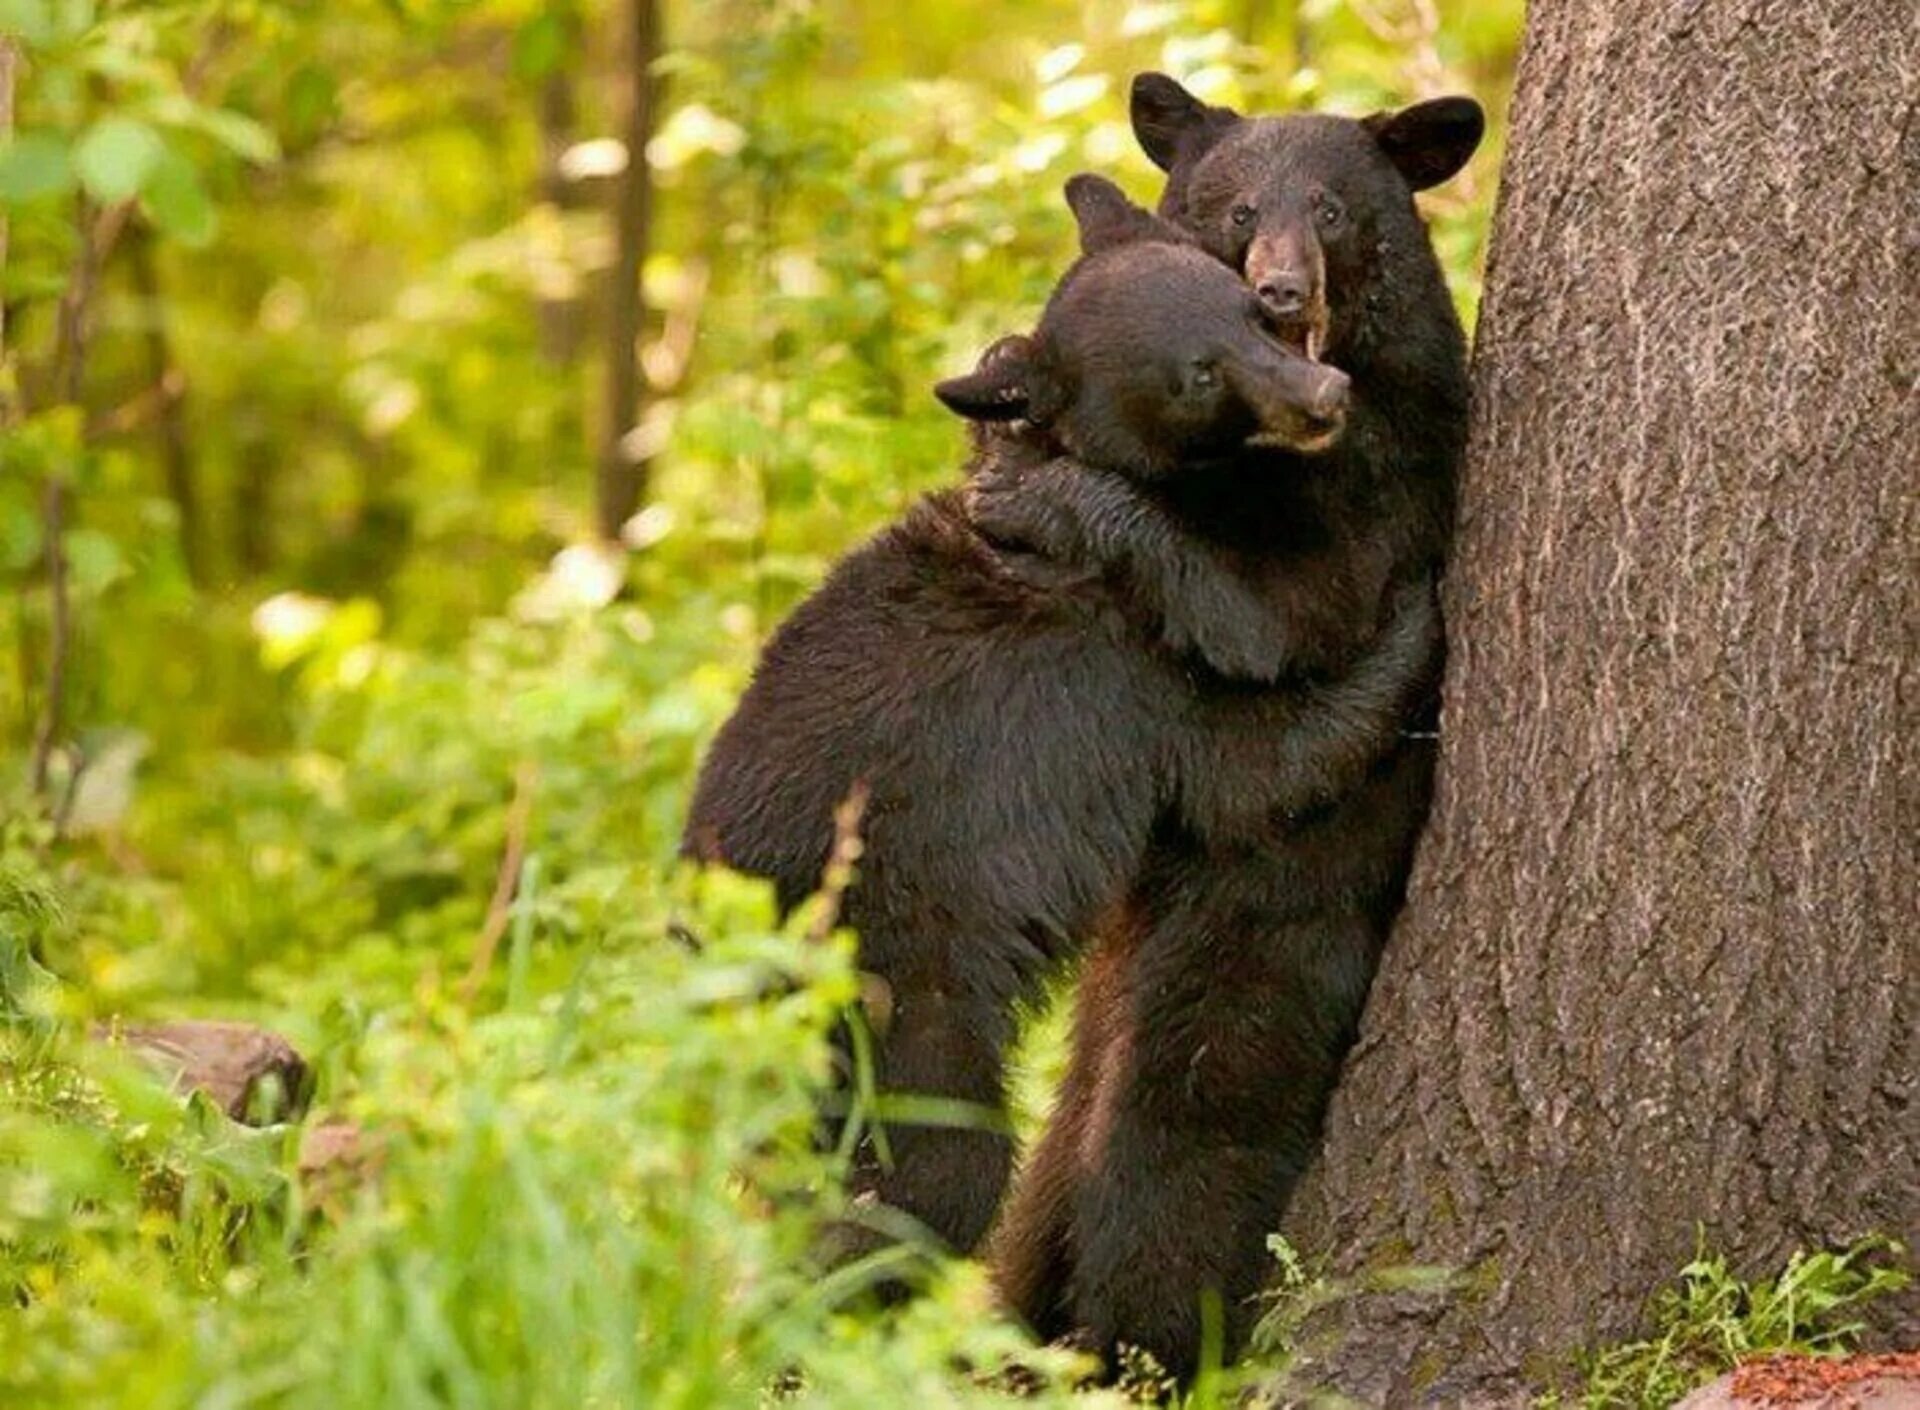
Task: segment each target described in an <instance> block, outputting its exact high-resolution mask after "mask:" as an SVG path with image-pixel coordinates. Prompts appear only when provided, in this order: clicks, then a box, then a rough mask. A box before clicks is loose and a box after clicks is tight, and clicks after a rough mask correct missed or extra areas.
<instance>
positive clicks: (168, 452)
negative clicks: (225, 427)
mask: <svg viewBox="0 0 1920 1410" xmlns="http://www.w3.org/2000/svg"><path fill="white" fill-rule="evenodd" d="M153 247H154V238H153V233H152V232H151V231H150V230H145V229H142V230H139V231H136V232H135V234H134V237H133V239H132V240H131V241H130V242H129V244H128V250H127V253H128V255H129V257H130V263H131V267H132V272H133V288H134V292H135V293H136V294H137V295H138V296H139V298H140V322H141V328H142V334H141V336H142V338H143V340H144V341H145V343H146V345H147V375H148V376H149V377H151V378H152V379H153V381H152V393H153V396H154V398H155V402H154V436H155V439H156V440H157V442H158V444H159V451H160V465H161V468H162V470H163V472H164V473H165V476H166V485H167V498H168V499H170V500H172V501H173V509H174V513H175V514H176V515H178V516H179V519H180V561H181V563H182V564H183V565H184V566H185V568H186V570H187V578H188V580H189V581H191V582H194V583H204V582H205V580H206V573H205V563H204V561H203V558H202V553H201V531H200V488H199V485H198V483H197V482H196V479H195V477H194V472H193V450H192V447H191V445H190V444H189V443H188V440H187V418H186V408H185V406H184V401H185V397H186V377H185V375H184V374H183V373H182V372H181V371H180V369H179V368H178V367H176V366H174V362H173V350H172V348H171V346H170V345H169V343H168V339H167V312H166V303H165V301H164V300H163V299H162V297H161V293H160V270H159V265H158V261H157V260H156V259H155V257H154V248H153Z"/></svg>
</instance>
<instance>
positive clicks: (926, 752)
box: [685, 74, 1481, 1374]
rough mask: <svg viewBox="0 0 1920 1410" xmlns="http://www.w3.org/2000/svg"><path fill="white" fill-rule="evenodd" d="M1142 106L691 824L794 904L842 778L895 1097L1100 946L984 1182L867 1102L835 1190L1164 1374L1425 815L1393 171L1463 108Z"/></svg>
mask: <svg viewBox="0 0 1920 1410" xmlns="http://www.w3.org/2000/svg"><path fill="white" fill-rule="evenodd" d="M1132 117H1133V125H1134V131H1135V133H1136V135H1137V136H1138V137H1139V140H1140V142H1141V144H1142V146H1143V147H1144V148H1145V149H1146V152H1147V154H1148V156H1149V157H1151V158H1152V159H1153V161H1154V162H1155V163H1156V164H1157V165H1159V166H1160V167H1161V168H1162V169H1163V170H1165V171H1166V173H1167V185H1166V191H1165V194H1164V196H1163V198H1162V200H1161V203H1160V210H1159V214H1158V215H1155V214H1150V213H1148V212H1146V211H1144V210H1140V209H1138V208H1136V207H1134V206H1132V205H1131V204H1130V203H1129V202H1128V201H1127V200H1126V198H1125V197H1124V196H1123V195H1121V193H1120V192H1119V191H1118V189H1117V188H1115V187H1113V186H1111V185H1110V184H1109V183H1106V182H1104V181H1102V180H1100V179H1098V178H1094V177H1077V178H1075V179H1074V181H1073V182H1071V183H1069V188H1068V199H1069V203H1070V204H1071V206H1072V207H1073V210H1074V214H1075V216H1076V218H1077V220H1078V221H1079V224H1080V230H1081V244H1082V256H1081V258H1080V260H1079V261H1078V262H1077V263H1076V264H1075V265H1074V266H1073V267H1072V268H1071V269H1070V270H1068V272H1067V273H1066V275H1065V276H1064V277H1063V278H1062V280H1061V281H1060V283H1059V285H1058V287H1057V288H1056V290H1055V292H1054V294H1053V297H1052V298H1051V300H1050V301H1049V303H1048V305H1047V308H1046V311H1045V313H1044V314H1043V316H1042V318H1041V320H1040V323H1039V326H1038V327H1037V328H1036V329H1035V330H1034V332H1033V333H1032V334H1031V335H1027V336H1019V337H1012V338H1007V339H1002V340H1001V341H1000V342H999V343H997V344H996V345H995V346H994V347H993V348H991V349H989V350H988V352H987V354H986V355H985V356H984V357H983V358H982V359H981V362H980V364H979V365H978V366H977V367H976V369H975V370H974V371H973V372H972V373H970V374H967V375H966V376H963V377H958V378H954V379H952V380H950V381H948V382H945V383H942V384H941V386H940V387H939V389H938V391H939V395H940V396H941V399H942V400H943V401H945V402H946V403H947V405H948V406H950V407H951V408H953V409H954V410H955V411H957V412H959V413H960V414H961V415H962V416H964V417H967V418H968V419H970V420H971V421H972V422H974V424H975V427H976V430H975V441H974V454H973V457H972V460H971V462H970V463H969V466H968V475H967V481H966V483H965V485H964V486H963V487H961V488H959V489H956V490H949V491H943V492H939V493H936V494H933V495H930V496H928V497H927V498H926V499H924V500H922V501H921V502H919V503H918V504H916V505H915V506H914V507H913V508H912V509H910V510H909V511H908V512H907V513H906V514H905V515H904V516H903V517H902V518H901V519H899V520H898V521H896V522H895V523H893V524H892V525H890V526H888V527H887V528H885V529H883V530H882V531H881V532H880V534H879V535H877V536H876V537H875V538H874V539H873V540H871V541H870V542H869V543H867V544H866V545H865V546H864V547H862V548H860V549H858V550H856V551H855V552H853V553H852V554H850V555H848V556H847V557H846V558H845V559H843V560H842V561H841V562H840V563H839V565H838V566H837V567H836V568H835V569H834V571H833V572H832V573H831V574H830V575H829V576H828V578H827V580H826V582H825V583H824V584H823V585H822V586H821V587H820V589H819V590H818V591H817V592H816V593H815V594H814V595H813V596H812V597H810V598H809V599H807V600H806V601H805V602H804V603H802V604H801V606H800V607H799V608H798V609H796V611H795V612H794V613H793V615H792V616H791V617H790V618H789V619H788V621H787V622H786V623H785V624H784V625H783V626H782V627H781V628H780V630H779V631H778V632H777V633H776V634H775V635H774V637H773V639H772V640H771V641H770V642H769V644H768V646H767V648H766V650H765V652H764V654H763V656H762V659H761V661H760V664H759V666H758V668H757V670H756V671H755V674H754V678H753V681H752V684H751V685H750V686H749V688H748V690H747V692H746V694H745V695H744V696H743V698H742V699H741V702H740V705H739V707H738V709H737V711H736V712H735V714H734V715H733V717H732V718H731V719H730V720H729V721H728V722H727V724H726V725H725V726H724V727H723V729H722V730H721V732H720V734H719V736H718V737H717V739H716V740H715V742H714V745H713V748H712V750H711V752H710V754H709V756H708V758H707V761H706V763H705V765H704V767H703V769H702V771H701V775H700V780H699V784H698V786H697V788H696V791H695V796H694V800H693V804H692V808H691V810H690V815H689V820H688V824H687V832H686V843H685V846H686V850H687V851H688V852H689V853H690V854H691V855H693V856H696V857H698V858H701V859H704V860H707V861H712V862H718V863H724V864H725V865H727V866H730V867H733V868H736V869H738V870H740V871H744V872H748V873H753V874H757V875H760V876H765V877H768V878H771V879H772V880H773V882H774V883H775V887H776V891H777V893H778V896H779V899H780V901H781V903H782V904H783V905H785V906H791V905H794V904H797V903H798V902H799V901H800V900H801V899H802V898H804V897H805V896H806V895H808V894H809V893H811V892H812V891H813V890H814V889H815V888H816V887H817V886H818V885H819V884H820V880H821V876H822V873H823V870H824V868H825V866H826V864H827V861H828V856H829V852H830V849H831V847H832V845H833V836H834V809H835V807H836V805H837V804H839V803H840V802H841V800H843V799H844V798H846V797H847V796H849V794H851V793H852V792H854V791H855V790H856V788H862V789H864V790H865V791H866V795H867V799H868V801H867V805H866V809H865V813H864V816H863V821H862V832H863V841H864V856H863V860H862V863H861V866H860V868H859V872H858V875H857V877H856V879H855V881H854V884H853V885H852V887H851V888H850V889H849V890H848V892H847V893H846V896H845V898H844V902H843V909H842V916H843V918H844V920H845V921H846V922H847V923H848V924H849V925H851V926H852V927H853V928H854V929H855V930H856V931H857V933H858V935H859V940H860V955H861V958H860V964H861V967H862V968H863V969H865V970H867V971H870V972H872V973H874V974H876V975H878V976H879V977H880V979H881V980H883V981H884V982H885V984H886V985H887V986H888V988H889V990H890V991H891V995H892V1007H891V1014H890V1021H889V1022H888V1023H887V1024H886V1026H885V1028H884V1031H882V1032H879V1033H876V1034H875V1035H874V1038H875V1041H874V1049H873V1058H874V1068H875V1072H874V1076H875V1080H876V1083H877V1086H878V1088H879V1090H880V1091H882V1092H893V1093H908V1094H916V1095H930V1096H934V1097H938V1098H941V1099H944V1100H946V1101H960V1102H966V1103H972V1104H975V1105H977V1106H980V1107H984V1108H987V1109H989V1110H990V1111H996V1112H997V1111H1000V1110H1003V1109H1004V1105H1005V1091H1004V1072H1005V1068H1004V1057H1005V1050H1006V1048H1007V1045H1008V1043H1009V1041H1010V1039H1011V1038H1012V1035H1013V1030H1014V1027H1015V1015H1016V1012H1017V1010H1018V1008H1019V1007H1020V1006H1021V1005H1022V1004H1025V1003H1030V1002H1034V1001H1037V1000H1038V999H1039V998H1040V997H1041V995H1042V993H1043V990H1044V988H1045V985H1046V984H1047V982H1048V980H1049V979H1050V978H1051V977H1053V976H1054V975H1055V974H1056V973H1058V972H1059V971H1060V969H1061V968H1062V967H1064V966H1067V965H1069V964H1070V963H1072V962H1073V961H1075V960H1076V959H1078V958H1080V957H1082V956H1085V957H1086V960H1085V964H1084V966H1083V970H1082V975H1081V979H1080V985H1079V990H1078V994H1077V999H1076V1005H1075V1014H1074V1035H1073V1053H1072V1058H1071V1062H1070V1065H1069V1070H1068V1074H1067V1078H1066V1081H1065V1083H1064V1086H1063V1089H1062V1091H1061V1093H1060V1096H1059V1099H1058V1101H1057V1103H1056V1106H1055V1110H1054V1113H1053V1116H1052V1119H1051V1121H1050V1122H1049V1124H1048V1126H1047V1129H1046V1131H1045V1133H1044V1134H1043V1136H1042V1137H1041V1139H1040V1141H1039V1143H1038V1145H1037V1147H1036V1148H1035V1149H1034V1151H1033V1152H1032V1153H1031V1154H1030V1156H1029V1157H1028V1158H1027V1159H1026V1161H1025V1162H1024V1164H1023V1167H1022V1169H1021V1171H1020V1176H1019V1179H1018V1180H1017V1181H1015V1182H1014V1188H1013V1190H1012V1193H1011V1196H1010V1197H1007V1198H1005V1199H1003V1196H1006V1195H1007V1187H1008V1184H1009V1180H1010V1177H1011V1175H1012V1171H1013V1164H1014V1161H1013V1150H1012V1145H1011V1141H1010V1139H1009V1138H1008V1137H1007V1136H1005V1135H1004V1134H1002V1133H1001V1132H1000V1131H999V1130H997V1129H994V1125H993V1123H980V1124H975V1125H968V1126H956V1125H945V1126H941V1125H916V1124H911V1123H907V1122H895V1121H889V1122H888V1123H887V1126H886V1130H885V1139H884V1141H880V1142H877V1141H875V1140H874V1139H872V1134H871V1133H867V1135H866V1136H864V1137H863V1139H862V1140H861V1141H860V1143H859V1145H858V1146H857V1148H856V1150H857V1154H856V1159H855V1168H854V1170H853V1172H852V1176H851V1178H852V1180H853V1182H854V1187H855V1190H856V1192H857V1193H860V1194H863V1195H870V1196H872V1197H874V1198H877V1199H878V1200H880V1201H882V1202H884V1203H885V1204H887V1205H890V1206H892V1207H894V1208H896V1209H898V1210H900V1211H903V1212H904V1213H906V1214H908V1215H910V1216H912V1217H913V1218H914V1219H915V1220H917V1221H919V1223H921V1224H922V1225H924V1226H925V1227H926V1228H927V1229H928V1230H930V1231H931V1232H932V1233H933V1234H935V1235H937V1236H938V1237H939V1238H940V1239H942V1240H944V1241H945V1242H946V1243H947V1244H948V1245H949V1246H950V1247H952V1248H954V1249H956V1250H960V1251H969V1250H974V1249H980V1248H983V1247H984V1248H985V1249H986V1251H987V1253H988V1256H989V1258H990V1259H991V1261H992V1264H993V1267H994V1273H995V1277H996V1279H997V1281H998V1284H999V1286H1000V1288H1001V1290H1002V1292H1003V1294H1004V1295H1005V1297H1006V1299H1007V1301H1008V1302H1009V1304H1010V1305H1011V1306H1012V1307H1013V1308H1015V1309H1016V1310H1017V1311H1018V1312H1019V1313H1020V1314H1021V1315H1022V1316H1023V1317H1025V1318H1026V1319H1027V1320H1028V1322H1029V1323H1030V1324H1031V1325H1032V1326H1033V1328H1034V1329H1035V1331H1036V1332H1037V1333H1039V1334H1040V1335H1042V1336H1047V1337H1054V1336H1061V1335H1069V1334H1071V1335H1075V1336H1078V1337H1083V1338H1088V1339H1090V1340H1091V1342H1092V1343H1093V1344H1094V1345H1095V1346H1097V1347H1098V1348H1100V1349H1102V1350H1103V1351H1106V1352H1109V1353H1111V1352H1112V1351H1113V1349H1114V1348H1115V1347H1117V1346H1118V1345H1121V1344H1131V1345H1136V1346H1139V1347H1142V1348H1144V1349H1145V1350H1147V1351H1149V1352H1151V1353H1152V1354H1153V1355H1154V1356H1155V1357H1156V1358H1157V1359H1158V1360H1159V1361H1160V1362H1161V1363H1162V1365H1164V1366H1166V1367H1167V1368H1168V1369H1169V1370H1171V1371H1173V1372H1174V1373H1176V1374H1184V1373H1188V1372H1190V1371H1191V1370H1192V1369H1193V1367H1194V1365H1195V1362H1196V1359H1197V1357H1198V1355H1199V1350H1200V1340H1201V1319H1202V1307H1203V1305H1204V1302H1205V1299H1206V1298H1207V1297H1208V1296H1209V1295H1212V1296H1214V1297H1217V1298H1218V1299H1219V1305H1220V1306H1221V1307H1222V1308H1223V1310H1224V1312H1225V1322H1226V1332H1227V1337H1228V1342H1229V1350H1230V1351H1231V1350H1232V1349H1233V1348H1234V1347H1235V1346H1237V1345H1238V1344H1239V1343H1240V1342H1241V1340H1242V1339H1243V1338H1244V1335H1245V1333H1246V1331H1247V1329H1248V1328H1249V1326H1250V1325H1251V1321H1252V1318H1253V1314H1254V1308H1253V1306H1252V1304H1251V1299H1252V1295H1253V1294H1254V1293H1256V1292H1257V1291H1258V1289H1259V1287H1260V1285H1261V1282H1262V1280H1263V1277H1264V1275H1265V1274H1266V1272H1267V1271H1268V1259H1269V1255H1268V1253H1267V1249H1266V1238H1267V1235H1268V1234H1269V1233H1271V1232H1272V1231H1273V1230H1274V1229H1275V1228H1277V1226H1278V1223H1279V1220H1280V1216H1281V1213H1282V1212H1283V1210H1284V1208H1285V1205H1286V1200H1287V1196H1288V1193H1289V1191H1290V1190H1291V1188H1292V1186H1293V1184H1294V1182H1295V1181H1296V1179H1297V1178H1298V1176H1299V1175H1300V1173H1301V1171H1302V1169H1303V1168H1304V1166H1305V1164H1306V1162H1307V1160H1308V1158H1309V1157H1310V1155H1311V1153H1312V1151H1313V1149H1314V1145H1315V1142H1316V1140H1317V1137H1318V1128H1319V1123H1320V1119H1321V1115H1322V1112H1323V1110H1324V1107H1325V1104H1326V1100H1327V1097H1328V1094H1329V1093H1330V1091H1331V1088H1332V1085H1333V1082H1334V1079H1335V1077H1336V1075H1337V1072H1338V1068H1339V1064H1340V1060H1341V1058H1342V1056H1343V1055H1344V1053H1345V1051H1346V1049H1347V1047H1348V1046H1349V1045H1350V1044H1351V1042H1352V1039H1353V1035H1354V1031H1355V1027H1356V1024H1357V1022H1358V1018H1359V1014H1360V1009H1361V1006H1362V1004H1363V1002H1364V1000H1365V997H1366V992H1367V987H1368V984H1369V982H1370V980H1371V978H1372V974H1373V970H1374V967H1375V963H1376V960H1377V957H1378V953H1379V949H1380V945H1381V943H1382V941H1383V940H1384V938H1385V935H1386V931H1387V927H1388V925H1389V923H1390V922H1391V919H1392V917H1393V914H1394V912H1395V910H1396V909H1397V908H1398V906H1399V903H1400V898H1401V893H1402V889H1403V886H1404V882H1405V877H1406V872H1407V868H1408V864H1409V861H1410V857H1411V852H1412V847H1413V842H1414V839H1415V836H1416V834H1417V832H1418V830H1419V827H1420V824H1421V822H1422V820H1423V818H1424V816H1425V813H1426V809H1427V802H1428V796H1429V790H1430V779H1431V772H1432V759H1433V748H1432V739H1431V735H1432V729H1433V725H1434V719H1435V713H1436V706H1435V696H1434V692H1435V689H1436V685H1437V681H1438V678H1439V668H1440V662H1441V655H1442V651H1443V645H1442V638H1441V633H1440V626H1439V621H1438V615H1437V609H1436V607H1435V604H1434V585H1435V580H1436V579H1437V576H1438V574H1439V571H1440V568H1441V565H1442V560H1443V556H1444V552H1445V549H1446V544H1447V538H1448V535H1449V532H1450V527H1451V516H1452V502H1453V485H1454V477H1455V473H1456V469H1457V466H1458V462H1459V459H1460V455H1461V452H1462V449H1463V446H1464V440H1465V427H1466V369H1465V360H1466V359H1465V343H1464V339H1463V337H1462V334H1461V330H1460V326H1459V323H1458V321H1457V319H1456V318H1455V316H1454V313H1453V309H1452V304H1451V301H1450V300H1449V298H1448V295H1447V291H1446V287H1445V284H1444V282H1443V280H1442V277H1441V274H1440V269H1439V266H1438V263H1437V261H1436V260H1435V258H1434V255H1433V251H1432V247H1431V245H1430V243H1429V241H1428V239H1427V235H1426V232H1425V229H1424V227H1423V225H1422V223H1421V221H1420V219H1419V216H1418V214H1417V212H1416V211H1415V209H1414V205H1413V200H1412V192H1413V191H1415V190H1418V189H1421V188H1423V187H1426V186H1430V185H1433V184H1434V183H1436V182H1438V181H1442V180H1444V179H1446V178H1447V177H1448V176H1451V175H1452V174H1453V173H1454V172H1456V171H1457V170H1459V168H1460V167H1461V166H1462V165H1463V164H1464V163H1465V161H1466V160H1467V158H1468V157H1469V156H1470V155H1471V154H1472V152H1473V149H1474V147H1475V146H1476V145H1477V143H1478V141H1479V138H1480V134H1481V117H1480V111H1479V109H1478V107H1477V106H1476V105H1475V104H1473V103H1472V101H1471V100H1468V99H1464V98H1442V99H1437V100H1434V101H1431V102H1427V103H1422V104H1418V105H1416V106H1414V107H1411V108H1407V109H1405V110H1402V111H1400V112H1398V113H1391V114H1380V115H1376V116H1374V117H1371V118H1367V119H1364V120H1353V119H1347V118H1338V117H1330V116H1322V115H1294V116H1285V117H1262V118H1244V117H1241V116H1239V115H1238V114H1236V113H1233V112H1231V111H1230V110H1228V109H1225V108H1219V107H1211V106H1208V105H1206V104H1204V103H1202V102H1200V101H1199V100H1198V99H1196V98H1194V97H1193V96H1192V95H1191V94H1189V93H1188V92H1187V91H1186V90H1185V89H1183V88H1182V87H1180V85H1179V84H1177V83H1176V82H1174V81H1173V80H1172V79H1170V78H1166V77H1164V76H1162V75H1157V74H1148V75H1143V76H1142V77H1140V78H1139V79H1137V80H1136V81H1135V83H1134V87H1133V100H1132ZM845 1041H847V1040H846V1038H845V1037H844V1036H843V1043H844V1042H845ZM881 1237H882V1236H881V1235H880V1234H879V1233H877V1232H874V1231H871V1230H868V1229H866V1228H864V1227H859V1226H854V1225H848V1226H846V1227H844V1228H843V1229H842V1230H840V1231H839V1232H838V1235H837V1237H836V1240H835V1242H836V1244H837V1245H838V1255H839V1256H842V1257H845V1256H851V1254H853V1253H855V1252H857V1251H859V1250H860V1249H861V1248H863V1247H867V1246H870V1245H871V1243H872V1242H874V1241H877V1240H879V1239H880V1238H881Z"/></svg>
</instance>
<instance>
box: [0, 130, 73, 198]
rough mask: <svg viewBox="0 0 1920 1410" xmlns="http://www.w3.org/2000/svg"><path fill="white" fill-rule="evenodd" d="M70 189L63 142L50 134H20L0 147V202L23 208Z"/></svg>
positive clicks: (69, 165)
mask: <svg viewBox="0 0 1920 1410" xmlns="http://www.w3.org/2000/svg"><path fill="white" fill-rule="evenodd" d="M72 189H73V162H72V160H71V159H70V158H69V157H68V155H67V146H66V143H64V142H62V141H61V140H60V139H59V138H58V137H56V136H55V135H53V134H52V133H50V132H23V133H21V134H20V135H19V136H18V137H16V138H14V139H13V141H11V142H9V143H7V145H6V146H4V147H0V202H4V203H6V204H7V205H10V206H18V205H25V204H26V203H27V202H28V201H37V200H40V199H42V198H43V197H46V196H57V195H59V194H60V193H62V192H64V191H71V190H72Z"/></svg>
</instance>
